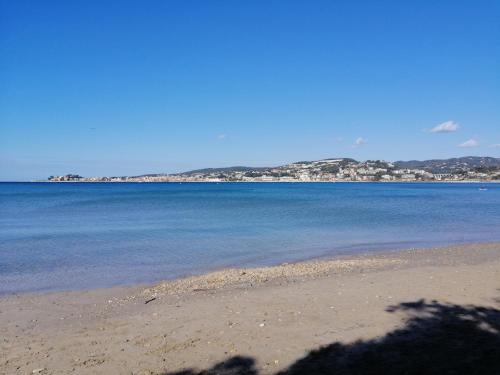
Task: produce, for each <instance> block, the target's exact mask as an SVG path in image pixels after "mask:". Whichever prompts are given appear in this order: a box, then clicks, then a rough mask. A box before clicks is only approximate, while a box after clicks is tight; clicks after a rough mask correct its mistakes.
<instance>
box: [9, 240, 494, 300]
mask: <svg viewBox="0 0 500 375" xmlns="http://www.w3.org/2000/svg"><path fill="white" fill-rule="evenodd" d="M497 245H498V246H500V241H485V242H465V243H455V244H446V245H442V246H427V247H403V248H383V247H381V248H379V249H372V250H369V251H355V252H352V253H351V252H348V251H339V252H338V253H337V254H329V253H325V254H323V255H319V256H314V257H312V258H304V259H301V260H297V261H285V262H283V263H279V264H274V265H263V266H255V267H253V266H252V267H245V266H242V267H238V266H228V267H213V268H208V269H207V270H205V271H199V272H193V273H191V274H186V275H180V276H177V277H172V278H164V279H158V280H155V281H150V282H140V283H130V284H128V283H127V284H122V285H113V286H98V287H90V288H86V287H82V288H76V289H50V290H36V291H21V292H9V293H0V302H1V301H2V299H3V298H8V297H23V296H31V297H36V296H44V295H57V294H66V293H76V294H78V293H92V292H94V291H99V292H104V293H106V292H107V291H109V292H112V291H117V292H118V293H119V294H121V293H122V291H129V290H131V291H135V290H143V292H144V293H158V294H175V293H186V292H189V291H192V290H196V291H201V290H203V291H206V290H212V289H222V288H227V287H229V288H231V287H242V286H248V287H256V286H260V285H262V284H265V283H268V282H272V281H278V282H294V281H297V280H301V281H304V280H307V279H313V278H320V277H325V276H328V275H329V274H331V273H333V272H342V273H348V272H356V271H359V272H366V271H370V270H372V271H373V270H383V269H386V268H388V267H391V266H392V267H396V266H399V267H404V266H405V265H408V256H409V255H410V254H416V253H419V254H421V255H429V254H432V252H436V251H437V252H438V253H439V252H443V251H447V250H449V249H456V248H477V247H481V248H484V247H486V248H489V247H492V246H493V247H496V246H497ZM425 253H427V254H425Z"/></svg>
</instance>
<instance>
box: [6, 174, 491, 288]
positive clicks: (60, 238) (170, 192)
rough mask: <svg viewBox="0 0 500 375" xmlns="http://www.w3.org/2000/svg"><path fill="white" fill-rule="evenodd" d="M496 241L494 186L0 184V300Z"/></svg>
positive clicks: (412, 184)
mask: <svg viewBox="0 0 500 375" xmlns="http://www.w3.org/2000/svg"><path fill="white" fill-rule="evenodd" d="M489 241H500V184H476V183H0V294H2V295H5V294H13V293H26V292H48V291H62V290H80V289H90V288H98V287H111V286H118V285H132V284H140V283H152V282H155V281H159V280H164V279H173V278H178V277H183V276H188V275H194V274H200V273H204V272H208V271H212V270H216V269H220V268H224V267H256V266H268V265H277V264H281V263H284V262H296V261H302V260H307V259H312V258H329V257H333V256H337V255H346V254H355V253H366V252H376V251H384V250H393V249H408V248H430V247H436V246H444V245H452V244H462V243H477V242H489Z"/></svg>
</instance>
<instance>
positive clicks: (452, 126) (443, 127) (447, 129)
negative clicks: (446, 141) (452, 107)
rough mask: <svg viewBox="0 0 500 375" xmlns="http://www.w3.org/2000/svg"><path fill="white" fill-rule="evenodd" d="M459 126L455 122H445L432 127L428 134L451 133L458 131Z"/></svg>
mask: <svg viewBox="0 0 500 375" xmlns="http://www.w3.org/2000/svg"><path fill="white" fill-rule="evenodd" d="M459 127H460V126H459V125H458V124H457V123H456V122H455V121H452V120H450V121H445V122H442V123H441V124H438V125H436V126H434V127H433V128H432V129H431V130H430V132H431V133H453V132H456V131H457V130H458V128H459Z"/></svg>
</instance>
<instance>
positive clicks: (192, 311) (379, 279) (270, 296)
mask: <svg viewBox="0 0 500 375" xmlns="http://www.w3.org/2000/svg"><path fill="white" fill-rule="evenodd" d="M498 280H500V243H482V244H468V245H460V246H448V247H442V248H432V249H410V250H398V251H388V252H384V253H367V254H359V255H355V256H345V255H344V256H341V257H336V258H334V259H331V260H312V261H307V262H300V263H292V264H284V265H281V266H276V267H265V268H253V269H226V270H221V271H217V272H212V273H208V274H205V275H201V276H195V277H190V278H185V279H178V280H173V281H168V282H163V283H157V284H155V285H149V286H144V285H138V286H133V287H115V288H103V289H94V290H86V291H75V292H52V293H46V294H23V295H10V296H3V297H0V322H1V323H2V324H0V326H1V331H0V334H1V335H2V337H3V338H4V339H3V342H2V344H1V346H0V357H1V358H4V359H3V360H2V362H0V373H35V372H33V371H38V370H39V371H38V372H39V373H47V374H59V373H60V374H63V373H68V372H72V371H75V372H77V373H103V374H104V373H106V374H120V373H124V372H125V371H128V373H134V374H139V373H142V374H165V373H170V372H174V371H178V370H181V369H185V368H190V367H195V368H199V369H206V368H211V367H212V366H214V365H215V364H217V363H221V362H223V361H226V360H228V359H230V358H232V357H234V356H236V355H243V356H245V357H249V358H253V359H254V360H255V364H254V366H255V367H256V369H257V370H258V371H259V373H263V374H265V373H275V372H276V371H279V370H283V369H287V368H290V366H292V365H293V364H294V363H295V361H296V360H297V359H299V358H301V357H303V356H304V355H306V354H307V353H308V352H309V350H313V349H316V348H318V347H319V346H321V345H325V344H329V343H331V342H342V343H349V342H352V341H353V340H357V339H370V338H374V337H382V336H384V334H385V333H387V332H389V331H390V330H391V329H394V328H396V327H398V326H400V325H401V324H403V323H404V321H405V320H404V317H402V315H397V314H396V315H395V314H388V313H387V312H386V309H387V308H388V306H389V305H394V304H398V303H401V302H408V301H417V300H420V299H425V300H437V301H439V302H440V303H444V304H446V303H448V304H449V303H455V304H478V305H481V306H483V305H484V306H486V305H487V306H496V307H498V305H497V303H496V302H495V298H498V295H499V294H500V293H499V291H498V288H499V287H500V282H499V281H498ZM146 302H148V303H146ZM332 319H333V320H332ZM193 373H195V372H193Z"/></svg>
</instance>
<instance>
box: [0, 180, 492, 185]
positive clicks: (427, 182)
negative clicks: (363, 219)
mask: <svg viewBox="0 0 500 375" xmlns="http://www.w3.org/2000/svg"><path fill="white" fill-rule="evenodd" d="M0 183H6V184H26V183H50V184H59V183H63V184H68V183H70V184H71V183H73V184H74V183H89V184H184V183H186V184H187V183H202V184H247V183H248V184H253V183H255V184H266V183H270V184H274V183H280V184H301V183H303V184H311V183H313V184H314V183H325V184H333V183H361V184H367V183H377V184H378V183H381V184H443V183H445V184H455V183H456V184H500V180H457V181H454V180H449V181H448V180H444V181H433V180H429V181H341V180H338V181H45V180H42V181H36V180H35V181H0Z"/></svg>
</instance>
